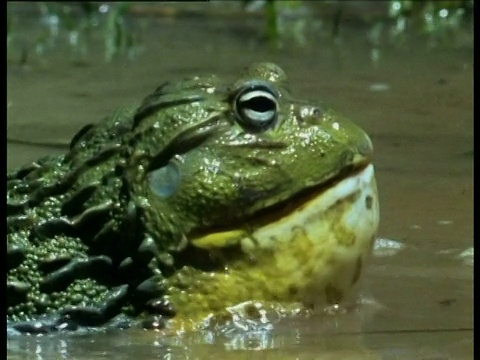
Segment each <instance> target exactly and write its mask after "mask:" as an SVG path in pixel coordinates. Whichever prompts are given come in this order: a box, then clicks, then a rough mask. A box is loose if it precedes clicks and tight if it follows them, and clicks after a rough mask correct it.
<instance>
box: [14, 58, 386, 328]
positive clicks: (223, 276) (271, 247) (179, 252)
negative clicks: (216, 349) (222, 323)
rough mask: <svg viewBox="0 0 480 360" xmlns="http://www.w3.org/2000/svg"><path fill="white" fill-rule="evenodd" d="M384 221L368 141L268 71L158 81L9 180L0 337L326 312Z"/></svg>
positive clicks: (352, 282) (353, 282)
mask: <svg viewBox="0 0 480 360" xmlns="http://www.w3.org/2000/svg"><path fill="white" fill-rule="evenodd" d="M378 225H379V203H378V192H377V186H376V180H375V174H374V166H373V146H372V142H371V139H370V137H369V136H368V135H367V133H366V132H365V131H364V130H363V129H362V128H360V127H359V126H358V125H356V124H355V123H354V122H352V121H351V120H349V119H348V118H347V117H344V116H342V115H341V114H340V113H338V112H336V111H335V110H333V109H331V108H330V107H327V106H325V105H324V104H323V102H319V101H309V100H303V99H297V98H295V97H294V96H292V95H291V91H290V85H289V81H288V78H287V75H286V73H285V71H284V70H282V68H280V67H279V66H278V65H276V64H273V63H269V62H263V63H254V64H252V65H250V66H248V67H246V68H245V69H244V70H243V71H242V72H240V73H239V75H238V76H237V78H236V79H233V80H225V79H222V78H220V77H219V76H216V75H202V76H191V77H182V78H179V79H177V80H171V81H167V82H164V83H162V85H160V86H159V87H158V88H156V89H155V90H154V91H153V92H152V93H150V94H149V95H148V96H146V98H145V99H144V100H143V101H142V102H139V103H137V104H134V105H132V106H124V107H120V108H119V109H118V110H116V111H115V112H113V114H111V115H110V116H108V117H106V118H104V119H103V120H102V121H100V122H97V123H93V124H88V125H85V126H84V127H83V128H82V129H80V131H79V132H78V133H77V134H76V135H75V136H74V137H73V138H72V140H71V142H70V145H69V148H68V151H66V152H65V153H64V154H63V155H60V156H58V155H55V156H47V157H44V158H41V159H39V160H38V161H35V162H33V163H30V164H27V165H25V166H23V167H20V168H19V169H17V170H15V171H12V172H10V173H8V174H7V326H8V327H9V329H13V330H14V331H16V332H19V333H28V334H32V333H35V334H38V333H50V332H58V331H75V330H78V329H83V328H87V329H99V328H103V327H105V326H107V325H109V324H110V325H111V324H114V325H115V326H117V327H122V326H123V327H128V326H130V325H128V324H130V321H137V323H139V324H141V326H142V327H144V328H153V329H165V328H170V329H176V330H182V331H185V330H192V329H198V328H201V326H202V324H205V321H206V319H211V317H212V316H213V315H215V314H225V311H226V309H227V310H228V309H230V310H231V309H238V306H240V305H241V304H249V306H250V309H251V308H256V309H259V308H260V307H261V306H262V304H264V305H265V306H274V307H275V308H276V309H284V310H285V309H289V308H290V307H289V306H290V305H291V306H293V307H294V308H296V309H297V306H298V307H299V308H313V307H316V308H318V307H320V308H321V307H326V306H336V305H338V304H342V302H344V301H345V299H346V298H347V297H348V294H350V293H351V292H352V291H353V290H352V289H354V288H355V287H356V286H357V283H358V282H359V279H360V277H361V274H362V272H363V269H364V267H365V264H366V263H367V262H368V259H369V257H370V254H371V249H372V244H373V243H374V240H375V235H376V232H377V229H378ZM252 304H253V305H252ZM272 304H273V305H272ZM292 304H295V305H292ZM245 309H247V310H248V307H246V308H245Z"/></svg>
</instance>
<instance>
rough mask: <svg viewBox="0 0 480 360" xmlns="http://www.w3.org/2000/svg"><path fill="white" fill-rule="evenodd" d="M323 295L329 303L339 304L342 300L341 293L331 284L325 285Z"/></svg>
mask: <svg viewBox="0 0 480 360" xmlns="http://www.w3.org/2000/svg"><path fill="white" fill-rule="evenodd" d="M325 297H326V299H327V303H328V304H330V305H335V304H339V303H340V302H342V300H343V293H342V292H341V291H340V290H338V289H337V288H336V287H335V286H333V285H332V284H328V285H327V286H326V287H325Z"/></svg>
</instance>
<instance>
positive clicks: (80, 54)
mask: <svg viewBox="0 0 480 360" xmlns="http://www.w3.org/2000/svg"><path fill="white" fill-rule="evenodd" d="M15 5H16V4H15V3H12V4H9V8H8V12H7V46H8V47H9V50H10V49H13V48H15V47H20V48H21V52H22V53H25V54H24V55H21V59H23V60H21V61H20V62H21V63H23V62H26V58H27V57H28V54H29V53H31V52H33V53H34V54H36V55H42V54H44V53H45V52H47V51H51V50H54V49H56V48H57V47H58V46H59V45H67V46H68V47H69V48H70V50H71V54H72V60H73V61H74V62H83V61H85V60H86V58H87V56H88V53H89V48H90V47H91V45H92V42H93V37H92V33H93V32H94V31H96V32H98V31H100V32H101V35H102V37H103V43H104V58H105V60H106V61H107V62H108V61H112V60H113V59H114V58H115V57H118V56H127V57H128V58H134V57H135V56H136V55H137V54H138V50H139V48H140V46H139V45H140V42H139V39H140V37H139V35H138V34H137V33H136V31H134V29H132V24H131V22H129V21H128V16H129V9H130V6H131V3H130V2H119V3H95V2H76V3H64V2H38V3H35V4H30V6H31V7H33V10H35V11H36V12H37V13H38V17H37V20H36V21H34V23H35V24H34V26H36V27H38V30H37V31H36V33H37V34H38V35H37V36H36V37H35V38H33V39H28V42H29V45H27V44H26V43H27V41H26V40H24V41H20V40H19V39H17V37H18V36H16V34H17V33H19V32H20V30H21V27H22V26H23V23H22V18H24V17H23V16H18V15H17V14H16V11H15V10H16V9H15ZM20 11H25V10H24V9H20ZM17 41H18V42H19V44H16V42H17ZM15 45H16V46H15Z"/></svg>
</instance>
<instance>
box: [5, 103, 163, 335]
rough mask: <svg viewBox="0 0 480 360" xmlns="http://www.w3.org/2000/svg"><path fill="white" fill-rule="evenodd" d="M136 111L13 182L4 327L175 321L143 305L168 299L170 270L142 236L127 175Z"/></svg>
mask: <svg viewBox="0 0 480 360" xmlns="http://www.w3.org/2000/svg"><path fill="white" fill-rule="evenodd" d="M129 113H131V110H129V111H127V116H125V115H126V114H125V113H122V112H118V113H117V114H116V115H114V116H112V117H111V118H110V119H108V120H107V121H106V122H103V123H100V124H99V125H98V126H96V127H90V128H88V130H87V131H83V130H81V131H80V132H79V134H80V136H76V137H74V140H73V141H72V144H71V148H70V152H69V153H67V154H66V155H62V156H54V157H46V158H43V159H41V160H39V161H37V162H36V163H34V164H32V165H29V166H27V167H24V168H22V169H20V170H18V171H16V172H13V173H10V174H8V175H7V257H8V270H7V299H8V303H7V321H9V322H12V323H15V328H16V329H18V330H20V331H26V332H46V331H47V330H54V329H55V328H56V327H61V326H65V323H67V324H68V327H70V328H75V327H77V326H90V325H98V324H101V323H104V322H107V321H109V320H110V319H111V318H112V316H115V315H117V314H118V313H119V312H122V311H124V312H126V313H129V314H132V315H136V314H138V313H140V312H142V311H144V310H145V309H150V310H152V311H151V313H152V314H156V315H164V316H165V315H169V316H171V315H172V309H170V308H169V306H168V304H161V306H159V304H157V306H150V307H149V306H146V303H148V302H149V301H150V303H152V302H155V299H157V298H158V297H159V296H161V295H162V292H161V291H159V290H161V289H159V288H158V286H156V284H160V283H161V279H162V270H161V269H162V267H163V268H165V267H166V266H164V265H162V264H158V261H155V258H156V257H157V256H158V253H159V249H157V248H156V247H155V246H154V243H153V242H152V241H151V239H150V238H149V237H148V235H145V237H143V238H142V236H139V234H147V230H146V228H145V225H144V223H142V221H141V216H142V211H141V208H139V207H138V206H137V205H136V204H135V202H134V201H132V198H131V194H130V184H129V182H128V179H127V178H126V177H125V167H126V160H127V159H128V157H129V156H131V150H130V148H129V147H128V146H126V144H127V135H128V134H129V131H130V129H131V126H132V121H133V117H132V116H129V115H130V114H129ZM118 114H121V115H118ZM82 131H83V133H82ZM49 242H52V245H51V246H49V245H48V243H49ZM59 244H64V245H65V244H66V247H65V248H61V247H60V246H58V245H59ZM44 246H46V247H47V248H48V249H49V250H51V252H48V253H45V251H42V247H44ZM153 269H155V271H153ZM39 276H40V278H39ZM84 279H88V280H89V282H88V283H86V284H84V285H83V286H80V289H77V291H76V295H75V296H76V298H77V299H79V298H80V299H81V301H80V302H79V303H78V304H76V306H69V302H71V303H72V304H75V303H76V302H77V300H74V299H72V298H70V299H69V298H68V297H69V295H68V293H67V295H66V296H65V298H64V301H63V302H62V301H60V302H58V298H59V297H60V298H61V295H60V294H61V293H62V292H65V291H67V290H68V289H67V288H68V287H69V286H72V284H73V285H75V282H76V281H78V280H84ZM149 282H150V283H151V284H149ZM77 287H78V284H77ZM95 287H98V288H99V289H100V288H101V291H100V294H99V293H98V291H97V292H95V291H94V290H95ZM72 296H73V295H72ZM56 301H57V302H56ZM157 303H158V301H157ZM59 308H61V309H62V311H60V312H58V310H59ZM45 313H46V314H48V313H51V314H54V316H51V317H49V318H48V319H47V320H45V321H43V323H42V322H40V323H41V325H40V323H39V322H38V321H35V320H36V318H37V317H38V316H39V315H42V314H45Z"/></svg>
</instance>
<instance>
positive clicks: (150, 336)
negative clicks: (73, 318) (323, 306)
mask: <svg viewBox="0 0 480 360" xmlns="http://www.w3.org/2000/svg"><path fill="white" fill-rule="evenodd" d="M184 21H187V24H185V23H181V22H180V21H177V22H175V21H172V22H171V23H170V24H167V23H162V24H161V27H158V28H155V26H158V24H156V25H155V24H152V26H153V28H152V31H151V32H149V33H148V34H149V36H151V37H147V38H145V40H144V41H145V43H146V48H147V49H149V51H148V52H146V53H145V56H143V57H141V58H139V59H138V60H137V62H134V63H130V62H122V61H118V62H114V63H112V64H110V65H108V66H107V65H105V64H103V62H101V61H99V62H96V63H94V62H92V63H90V64H88V65H86V66H83V67H71V65H70V64H68V63H67V62H66V61H65V59H64V57H63V56H62V54H61V53H60V52H59V53H57V54H51V57H49V58H45V59H44V60H43V62H42V63H40V62H37V63H35V62H32V63H30V67H29V68H26V67H23V68H19V67H16V66H13V65H11V64H10V65H11V66H9V68H8V73H7V76H8V84H7V86H8V105H9V107H8V134H9V137H10V136H11V137H13V138H19V139H23V140H25V141H37V142H42V143H49V142H50V143H51V142H55V143H58V142H61V141H65V143H68V140H69V139H70V137H71V136H72V135H73V133H74V132H75V131H76V129H78V128H80V127H81V126H82V125H84V124H85V123H87V122H90V121H92V120H95V119H100V118H101V117H102V116H104V115H105V114H109V113H111V111H112V110H113V109H114V108H116V107H118V105H119V104H123V103H129V102H130V101H132V99H140V98H141V97H142V96H144V95H145V94H147V93H149V92H150V91H151V90H152V89H154V88H156V87H157V86H158V84H159V83H160V82H162V81H163V80H164V79H165V78H167V77H168V78H171V77H172V76H175V75H180V76H181V75H183V74H184V73H185V72H187V71H188V72H189V73H191V72H192V71H193V72H199V73H200V72H201V73H208V72H215V73H219V74H221V75H223V74H228V73H229V71H235V70H236V69H238V68H241V67H243V66H244V65H245V64H248V63H251V62H254V61H260V60H263V61H264V60H266V59H268V60H270V61H274V62H277V63H279V64H281V65H282V66H284V68H285V69H286V71H287V72H288V73H289V74H291V75H290V76H291V79H292V83H295V84H300V89H299V90H300V91H299V95H300V96H304V95H305V96H307V97H309V98H312V99H315V98H319V99H322V100H324V101H325V102H327V103H328V104H329V105H332V106H333V107H334V108H337V109H339V110H340V111H341V112H343V113H345V114H346V115H348V116H349V117H351V118H353V119H354V120H356V121H357V122H359V123H360V124H361V126H362V127H364V128H365V129H367V131H368V132H369V133H370V135H371V137H372V140H373V143H374V145H375V156H376V158H375V163H376V168H377V177H378V185H379V192H380V195H381V201H382V203H381V208H382V219H381V230H380V234H379V239H380V240H379V241H378V242H377V246H378V247H377V248H376V250H375V255H376V256H375V257H374V258H373V259H372V263H371V264H370V266H369V267H367V271H366V276H365V278H364V284H363V288H362V294H363V295H362V297H361V298H360V300H359V301H358V303H357V304H356V305H355V306H353V307H352V308H350V309H348V311H345V312H337V313H335V314H333V315H332V314H314V315H311V316H302V317H299V318H295V319H284V320H282V321H280V322H278V323H276V324H275V326H273V327H270V326H265V327H254V328H250V329H248V330H247V331H246V330H245V329H243V330H242V329H239V328H230V329H223V330H222V329H217V330H215V331H207V330H205V331H200V332H198V333H191V334H183V335H179V336H164V335H162V334H160V333H156V332H152V331H150V332H145V331H139V330H134V329H132V330H128V331H116V332H107V333H97V334H83V335H75V336H70V335H52V336H44V337H29V336H15V337H11V338H9V339H8V342H7V352H8V358H9V359H38V360H40V359H45V360H46V359H132V358H135V359H210V358H211V359H217V358H220V359H249V360H250V359H256V358H258V359H275V360H279V359H297V358H298V359H302V360H303V359H322V358H325V359H380V358H382V359H426V358H428V359H433V358H435V359H472V358H473V350H472V347H473V330H472V329H473V281H472V280H473V267H472V265H473V200H472V199H473V182H472V170H473V156H463V155H462V156H459V154H467V155H468V154H470V155H471V154H472V153H473V152H472V149H473V131H472V124H473V112H472V108H473V96H472V94H473V91H472V89H473V81H472V68H473V65H472V51H471V47H466V48H456V49H454V51H452V49H448V48H447V49H441V48H437V49H435V50H425V48H424V46H423V45H422V44H421V43H420V44H417V43H414V42H412V43H409V44H405V49H404V50H402V49H395V50H392V49H388V48H386V49H382V51H383V53H382V54H383V56H382V58H381V61H380V62H379V63H377V64H376V66H375V67H372V65H371V63H370V60H369V59H370V48H369V47H368V46H366V44H365V42H364V39H363V37H358V36H359V35H358V34H364V31H363V29H358V28H351V29H349V28H344V29H343V31H344V32H343V34H344V36H345V37H344V38H343V39H342V44H341V45H340V46H337V45H332V44H330V43H325V42H322V41H321V40H317V41H318V43H315V46H311V47H307V48H305V49H298V48H296V47H292V48H286V49H284V51H283V52H282V53H272V52H270V51H269V50H268V49H267V48H264V47H263V46H259V44H256V43H252V42H251V41H246V40H245V39H244V38H242V37H241V36H238V35H235V36H234V35H232V33H223V32H222V31H218V27H217V26H221V28H222V29H225V28H227V27H226V26H224V25H225V24H212V25H209V26H206V25H205V23H203V22H198V21H196V20H194V19H193V20H192V19H190V20H184ZM230 25H231V24H230ZM186 26H188V29H189V30H188V31H185V28H186ZM243 26H244V25H243ZM179 33H181V34H182V36H183V38H182V39H184V40H183V42H180V41H179V42H178V43H177V42H176V43H175V46H165V44H170V42H169V39H170V38H177V35H178V34H179ZM361 36H363V35H361ZM466 43H468V44H470V42H466ZM191 44H197V46H194V47H192V46H191ZM470 45H471V44H470ZM470 45H469V46H470ZM218 54H222V56H218ZM100 57H101V56H100ZM379 85H382V86H379ZM384 85H386V86H384ZM372 86H373V89H371V90H372V91H371V90H370V89H369V87H372ZM57 151H58V150H57V149H49V148H46V147H34V146H28V145H26V144H24V143H22V144H19V143H17V144H9V145H8V168H13V167H15V166H17V165H19V164H21V163H25V162H28V161H30V160H33V159H36V158H38V156H39V155H46V154H48V153H55V152H57ZM62 152H63V150H62ZM445 219H446V220H445ZM445 221H448V223H445Z"/></svg>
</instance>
